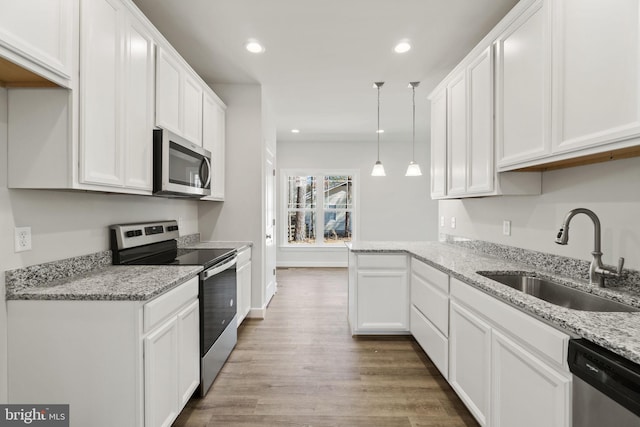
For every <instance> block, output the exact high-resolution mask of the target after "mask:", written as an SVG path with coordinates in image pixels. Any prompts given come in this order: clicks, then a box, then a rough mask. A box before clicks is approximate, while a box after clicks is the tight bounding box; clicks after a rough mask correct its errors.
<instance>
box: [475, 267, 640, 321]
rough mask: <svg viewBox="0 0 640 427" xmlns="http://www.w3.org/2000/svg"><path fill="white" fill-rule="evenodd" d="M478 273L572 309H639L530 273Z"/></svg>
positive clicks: (619, 310)
mask: <svg viewBox="0 0 640 427" xmlns="http://www.w3.org/2000/svg"><path fill="white" fill-rule="evenodd" d="M478 274H479V275H481V276H484V277H486V278H488V279H491V280H495V281H496V282H499V283H502V284H503V285H507V286H509V287H511V288H513V289H517V290H519V291H520V292H524V293H525V294H528V295H531V296H534V297H536V298H540V299H541V300H544V301H547V302H550V303H551V304H555V305H559V306H561V307H566V308H571V309H573V310H583V311H606V312H633V311H640V309H638V308H634V307H631V306H628V305H626V304H622V303H619V302H616V301H612V300H608V299H606V298H602V297H599V296H597V295H593V294H589V293H586V292H582V291H579V290H577V289H573V288H569V287H567V286H565V285H562V284H560V283H556V282H554V281H552V280H548V279H544V278H542V277H535V276H532V275H531V274H517V273H516V274H493V273H486V272H478Z"/></svg>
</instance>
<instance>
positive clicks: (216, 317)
mask: <svg viewBox="0 0 640 427" xmlns="http://www.w3.org/2000/svg"><path fill="white" fill-rule="evenodd" d="M110 234H111V251H112V253H113V264H116V265H202V266H203V267H204V270H203V271H202V272H201V273H200V289H199V299H200V356H201V362H200V389H199V393H200V396H204V395H205V394H206V393H207V391H208V390H209V388H210V387H211V384H213V381H214V380H215V378H216V376H217V375H218V372H220V369H221V368H222V365H224V363H225V361H226V360H227V358H228V357H229V354H231V351H232V350H233V348H234V347H235V345H236V341H237V334H236V325H237V321H236V296H237V295H236V250H235V249H182V248H178V244H177V241H176V240H175V239H176V238H178V237H179V234H180V233H179V230H178V223H177V222H176V221H158V222H148V223H136V224H119V225H112V226H111V227H110Z"/></svg>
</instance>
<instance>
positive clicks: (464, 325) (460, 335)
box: [449, 301, 517, 426]
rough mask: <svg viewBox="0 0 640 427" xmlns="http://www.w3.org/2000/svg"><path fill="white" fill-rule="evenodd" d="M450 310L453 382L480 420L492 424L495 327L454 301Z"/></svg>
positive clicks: (456, 389)
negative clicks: (493, 330) (491, 382)
mask: <svg viewBox="0 0 640 427" xmlns="http://www.w3.org/2000/svg"><path fill="white" fill-rule="evenodd" d="M450 313H451V314H450V316H451V317H450V329H449V383H450V384H451V387H453V389H454V390H455V391H456V393H458V396H460V399H462V401H463V402H464V403H465V405H467V408H469V410H470V411H471V413H472V414H473V416H474V417H476V419H477V420H478V422H479V423H480V424H481V425H483V426H485V425H489V424H488V421H489V402H490V398H489V396H490V392H491V387H490V376H489V373H490V369H491V327H490V326H489V325H488V324H487V323H485V322H484V321H483V320H481V319H480V318H479V317H477V316H476V315H474V314H473V313H471V312H470V311H469V310H467V309H466V308H464V307H462V306H460V305H459V304H457V303H455V302H454V301H452V302H451V307H450ZM516 425H517V424H516Z"/></svg>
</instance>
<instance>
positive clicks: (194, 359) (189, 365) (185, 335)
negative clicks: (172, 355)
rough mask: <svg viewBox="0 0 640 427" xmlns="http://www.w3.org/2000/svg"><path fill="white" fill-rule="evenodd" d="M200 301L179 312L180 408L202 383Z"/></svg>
mask: <svg viewBox="0 0 640 427" xmlns="http://www.w3.org/2000/svg"><path fill="white" fill-rule="evenodd" d="M199 308H200V304H199V301H198V300H196V301H193V302H192V303H191V304H190V305H189V306H187V307H186V308H185V309H184V310H182V311H181V312H179V313H178V350H179V351H178V363H179V365H178V396H179V397H180V408H182V407H184V405H186V404H187V401H189V398H190V397H191V395H192V394H193V392H194V391H195V389H196V388H198V385H199V384H200V324H199Z"/></svg>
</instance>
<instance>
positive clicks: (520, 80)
mask: <svg viewBox="0 0 640 427" xmlns="http://www.w3.org/2000/svg"><path fill="white" fill-rule="evenodd" d="M547 26H548V17H547V6H546V2H543V1H542V0H539V1H537V2H535V3H534V4H533V5H532V6H531V7H530V8H529V9H528V10H527V11H526V12H525V13H523V15H521V16H520V17H519V18H518V19H517V20H516V21H515V22H514V23H513V24H512V25H510V26H509V27H508V28H507V30H506V31H505V32H504V33H503V34H502V35H500V37H498V39H497V40H496V68H497V69H496V83H497V88H496V94H497V100H496V107H497V111H496V137H497V144H498V166H507V165H510V164H514V163H518V162H522V161H526V160H532V159H536V158H540V157H542V156H544V155H546V154H548V153H549V152H550V141H549V140H550V135H549V133H550V112H549V109H550V108H549V107H550V103H551V101H550V52H549V48H548V31H547Z"/></svg>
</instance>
